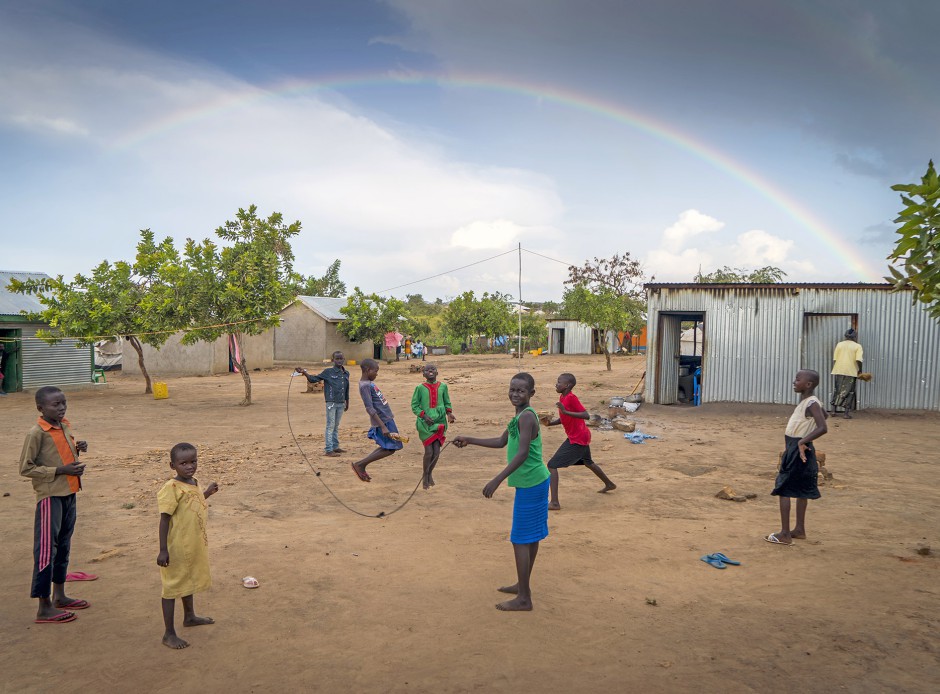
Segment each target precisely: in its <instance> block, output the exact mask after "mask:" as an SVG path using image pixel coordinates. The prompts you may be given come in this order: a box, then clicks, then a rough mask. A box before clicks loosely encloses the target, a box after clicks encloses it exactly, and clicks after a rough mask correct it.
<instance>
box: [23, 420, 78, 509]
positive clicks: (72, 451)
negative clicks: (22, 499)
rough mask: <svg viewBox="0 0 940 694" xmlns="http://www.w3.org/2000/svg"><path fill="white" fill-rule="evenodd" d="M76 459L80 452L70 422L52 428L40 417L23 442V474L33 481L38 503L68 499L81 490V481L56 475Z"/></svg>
mask: <svg viewBox="0 0 940 694" xmlns="http://www.w3.org/2000/svg"><path fill="white" fill-rule="evenodd" d="M76 460H78V450H77V449H76V448H75V438H74V437H73V436H72V432H71V430H70V429H69V420H67V419H63V420H62V421H61V422H60V424H59V426H53V425H52V424H49V422H47V421H46V420H45V419H43V418H42V417H40V418H39V420H38V421H37V422H36V426H34V427H33V428H32V429H30V430H29V433H28V434H27V435H26V441H24V442H23V452H22V453H21V454H20V474H21V475H23V476H24V477H29V478H30V479H31V480H32V482H33V490H34V491H35V492H36V501H42V500H43V499H45V498H47V497H50V496H68V495H69V494H74V493H75V492H77V491H79V490H80V489H81V488H82V481H81V478H80V477H77V476H76V475H56V474H55V469H56V468H57V467H61V466H62V465H68V464H70V463H74V462H75V461H76Z"/></svg>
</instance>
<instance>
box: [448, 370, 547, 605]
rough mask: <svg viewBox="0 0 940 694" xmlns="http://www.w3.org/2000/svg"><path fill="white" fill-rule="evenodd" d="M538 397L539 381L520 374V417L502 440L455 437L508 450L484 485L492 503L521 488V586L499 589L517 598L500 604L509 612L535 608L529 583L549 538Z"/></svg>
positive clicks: (516, 551)
mask: <svg viewBox="0 0 940 694" xmlns="http://www.w3.org/2000/svg"><path fill="white" fill-rule="evenodd" d="M533 395H535V379H534V378H532V376H531V375H530V374H527V373H518V374H516V375H515V376H513V377H512V380H510V381H509V402H511V403H512V404H513V406H514V407H515V408H516V416H515V417H513V418H512V420H510V422H509V424H508V425H507V426H506V429H505V430H504V431H503V433H502V435H501V436H500V437H499V438H493V439H479V438H473V437H470V436H456V437H454V445H455V446H457V448H463V447H464V446H467V445H471V444H472V445H474V446H483V447H485V448H506V460H507V461H508V462H507V465H506V467H505V468H504V469H503V470H502V471H501V472H500V473H499V474H498V475H496V477H494V478H493V479H491V480H490V481H489V482H487V484H486V486H485V487H483V496H485V497H486V498H487V499H491V498H492V497H493V494H495V493H496V490H497V489H498V488H499V485H500V484H502V482H503V480H508V484H509V486H510V487H515V488H516V496H515V498H514V500H513V506H512V531H511V532H510V535H509V541H510V542H512V551H513V555H514V557H515V561H516V582H515V583H514V584H513V585H511V586H503V587H502V588H499V591H500V592H502V593H510V594H514V595H515V596H516V597H515V598H513V599H512V600H507V601H506V602H501V603H499V604H497V605H496V609H497V610H504V611H507V612H518V611H529V610H531V609H532V590H531V586H530V584H529V583H530V579H531V578H532V567H533V566H535V558H536V557H537V556H538V553H539V542H541V541H542V540H544V539H545V538H546V537H548V486H549V485H548V479H549V472H548V468H546V467H545V463H543V462H542V437H541V436H540V431H539V420H538V418H537V416H536V414H535V410H533V409H532V407H531V406H530V405H529V401H530V400H531V399H532V396H533Z"/></svg>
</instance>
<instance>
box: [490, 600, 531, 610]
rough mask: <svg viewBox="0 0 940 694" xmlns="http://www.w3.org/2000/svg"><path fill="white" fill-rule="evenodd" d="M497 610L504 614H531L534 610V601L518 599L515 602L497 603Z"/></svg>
mask: <svg viewBox="0 0 940 694" xmlns="http://www.w3.org/2000/svg"><path fill="white" fill-rule="evenodd" d="M496 609H497V610H502V611H503V612H529V611H531V610H532V601H531V600H523V599H522V598H516V599H515V600H507V601H506V602H500V603H497V605H496Z"/></svg>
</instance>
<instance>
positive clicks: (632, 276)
mask: <svg viewBox="0 0 940 694" xmlns="http://www.w3.org/2000/svg"><path fill="white" fill-rule="evenodd" d="M643 282H644V274H643V266H642V264H641V263H640V261H639V260H634V259H633V258H631V257H630V252H629V251H627V252H625V253H624V254H623V255H617V254H614V256H613V257H612V258H610V259H608V258H594V260H593V261H586V262H585V263H584V265H582V266H581V267H577V266H576V265H571V266H569V267H568V279H567V280H566V281H565V284H568V285H572V286H575V285H579V284H581V285H584V286H586V287H590V288H591V289H597V290H600V289H609V290H610V291H611V292H613V293H614V294H615V295H617V296H632V297H634V298H640V297H642V296H643Z"/></svg>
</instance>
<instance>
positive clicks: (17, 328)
mask: <svg viewBox="0 0 940 694" xmlns="http://www.w3.org/2000/svg"><path fill="white" fill-rule="evenodd" d="M11 279H17V280H20V281H26V280H31V279H32V280H42V279H50V278H49V275H46V274H45V273H42V272H8V271H0V354H2V357H0V371H2V372H3V375H4V379H3V389H4V391H6V392H7V393H14V392H17V391H21V390H24V389H30V388H40V387H42V386H51V385H54V386H58V387H60V388H64V387H65V386H69V385H84V384H88V383H92V371H93V370H94V365H95V361H94V348H93V347H92V346H91V345H89V346H87V347H79V346H78V344H79V343H78V340H62V341H61V342H59V343H57V344H54V345H50V344H49V343H47V342H44V341H43V340H41V339H39V338H38V337H36V332H37V331H38V330H43V329H49V326H48V325H47V324H46V323H43V322H41V321H31V320H29V319H28V318H27V317H26V316H25V315H23V312H24V311H25V312H26V313H39V312H40V311H42V310H43V308H45V307H44V306H43V305H42V304H41V303H40V302H39V299H37V298H36V297H35V296H30V295H27V294H14V293H13V292H11V291H9V290H8V289H7V285H9V284H10V280H11Z"/></svg>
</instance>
